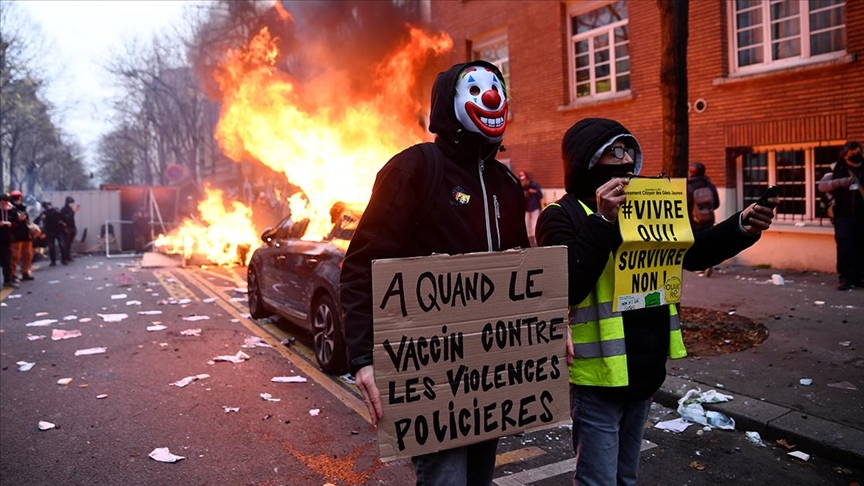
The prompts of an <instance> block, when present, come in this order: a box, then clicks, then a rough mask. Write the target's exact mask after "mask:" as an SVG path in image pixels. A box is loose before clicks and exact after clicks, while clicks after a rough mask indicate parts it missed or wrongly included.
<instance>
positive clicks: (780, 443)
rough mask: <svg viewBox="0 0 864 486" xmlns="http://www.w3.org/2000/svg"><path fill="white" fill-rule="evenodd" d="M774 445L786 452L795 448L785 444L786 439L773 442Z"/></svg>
mask: <svg viewBox="0 0 864 486" xmlns="http://www.w3.org/2000/svg"><path fill="white" fill-rule="evenodd" d="M774 445H775V446H777V447H782V448H783V449H786V450H787V451H791V450H792V449H794V448H795V447H797V446H795V445H793V444H790V443H788V442H786V439H777V440H775V441H774Z"/></svg>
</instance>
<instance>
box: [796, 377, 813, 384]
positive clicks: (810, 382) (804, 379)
mask: <svg viewBox="0 0 864 486" xmlns="http://www.w3.org/2000/svg"><path fill="white" fill-rule="evenodd" d="M798 383H801V384H802V385H804V386H810V385H812V384H813V380H812V379H810V378H801V379H800V380H798Z"/></svg>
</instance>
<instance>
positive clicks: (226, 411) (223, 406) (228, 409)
mask: <svg viewBox="0 0 864 486" xmlns="http://www.w3.org/2000/svg"><path fill="white" fill-rule="evenodd" d="M222 409H223V410H225V413H229V412H239V411H240V407H229V406H226V405H222Z"/></svg>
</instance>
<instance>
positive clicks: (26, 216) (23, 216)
mask: <svg viewBox="0 0 864 486" xmlns="http://www.w3.org/2000/svg"><path fill="white" fill-rule="evenodd" d="M12 207H14V208H15V209H16V210H17V211H18V218H17V219H16V220H15V221H13V222H12V241H31V240H32V239H33V238H31V237H30V228H28V227H27V223H29V222H30V213H28V212H27V206H25V205H23V204H13V205H12Z"/></svg>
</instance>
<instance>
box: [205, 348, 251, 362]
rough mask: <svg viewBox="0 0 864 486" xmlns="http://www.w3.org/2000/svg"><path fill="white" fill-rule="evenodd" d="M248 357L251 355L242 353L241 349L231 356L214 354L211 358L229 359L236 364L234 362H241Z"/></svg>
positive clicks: (214, 359)
mask: <svg viewBox="0 0 864 486" xmlns="http://www.w3.org/2000/svg"><path fill="white" fill-rule="evenodd" d="M250 358H251V356H249V355H248V354H246V353H244V352H243V351H237V354H235V355H233V356H231V355H222V356H216V357H215V358H213V361H229V362H231V363H235V364H236V363H242V362H244V361H246V360H247V359H250Z"/></svg>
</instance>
